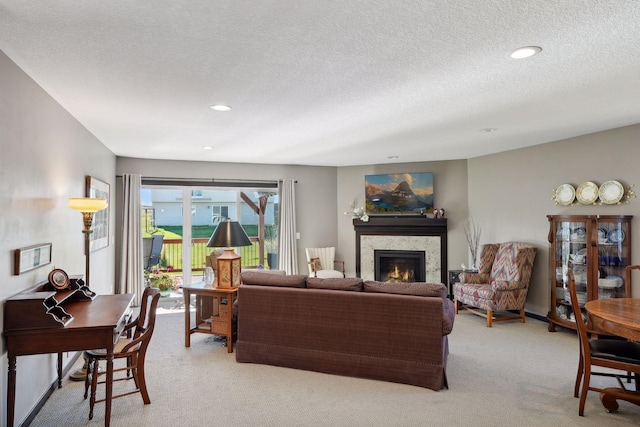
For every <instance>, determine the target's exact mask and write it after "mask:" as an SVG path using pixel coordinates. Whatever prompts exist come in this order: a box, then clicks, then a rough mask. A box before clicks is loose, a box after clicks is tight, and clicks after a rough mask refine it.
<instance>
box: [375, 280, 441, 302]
mask: <svg viewBox="0 0 640 427" xmlns="http://www.w3.org/2000/svg"><path fill="white" fill-rule="evenodd" d="M364 291H365V292H381V293H386V294H400V295H415V296H420V297H441V298H446V297H447V287H446V286H444V285H443V284H442V283H426V282H403V283H387V282H377V281H373V280H366V281H365V282H364Z"/></svg>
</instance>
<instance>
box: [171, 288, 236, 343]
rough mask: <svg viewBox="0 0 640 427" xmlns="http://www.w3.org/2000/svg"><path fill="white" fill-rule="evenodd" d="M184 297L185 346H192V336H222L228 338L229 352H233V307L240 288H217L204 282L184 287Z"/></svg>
mask: <svg viewBox="0 0 640 427" xmlns="http://www.w3.org/2000/svg"><path fill="white" fill-rule="evenodd" d="M182 293H183V295H184V346H185V347H190V346H191V334H193V333H196V332H199V333H203V334H213V335H220V336H224V337H226V338H227V352H228V353H232V352H233V335H234V334H233V311H232V305H233V302H234V301H235V299H236V296H237V295H238V288H216V287H212V286H207V285H205V284H204V282H200V283H194V284H192V285H182ZM192 294H193V295H195V296H196V301H195V304H196V316H195V317H196V319H195V327H191V313H190V311H189V306H190V303H191V295H192Z"/></svg>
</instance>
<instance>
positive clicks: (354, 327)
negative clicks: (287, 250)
mask: <svg viewBox="0 0 640 427" xmlns="http://www.w3.org/2000/svg"><path fill="white" fill-rule="evenodd" d="M242 280H243V285H242V286H240V288H239V290H238V300H237V302H238V307H237V308H238V340H237V344H236V360H237V361H238V362H249V363H263V364H269V365H276V366H284V367H289V368H296V369H306V370H311V371H318V372H325V373H330V374H337V375H346V376H352V377H361V378H370V379H377V380H383V381H392V382H398V383H404V384H412V385H416V386H420V387H427V388H430V389H433V390H440V389H442V388H443V387H447V377H446V364H447V356H448V353H449V348H448V340H447V335H448V334H449V333H450V332H451V329H452V327H453V321H454V317H455V313H454V306H453V303H452V302H451V301H450V300H449V299H448V298H447V296H446V294H447V290H446V287H445V286H444V285H442V284H429V283H399V284H388V283H380V282H363V281H362V280H361V279H318V278H311V277H307V276H304V275H289V276H275V275H267V274H263V273H255V272H249V273H243V275H242Z"/></svg>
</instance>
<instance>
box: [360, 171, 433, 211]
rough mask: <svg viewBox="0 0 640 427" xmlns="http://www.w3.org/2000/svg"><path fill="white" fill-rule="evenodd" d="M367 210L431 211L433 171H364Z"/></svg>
mask: <svg viewBox="0 0 640 427" xmlns="http://www.w3.org/2000/svg"><path fill="white" fill-rule="evenodd" d="M364 180H365V183H364V184H365V194H366V202H367V204H366V206H367V207H366V209H367V213H369V214H385V213H388V214H392V213H415V214H419V213H426V212H432V211H433V173H432V172H420V173H389V174H381V175H365V177H364Z"/></svg>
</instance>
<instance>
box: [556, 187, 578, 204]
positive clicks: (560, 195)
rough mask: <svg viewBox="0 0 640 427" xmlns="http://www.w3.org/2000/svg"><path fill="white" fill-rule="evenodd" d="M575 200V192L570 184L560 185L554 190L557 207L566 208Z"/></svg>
mask: <svg viewBox="0 0 640 427" xmlns="http://www.w3.org/2000/svg"><path fill="white" fill-rule="evenodd" d="M575 198H576V190H575V188H573V185H571V184H562V185H561V186H560V187H558V188H557V189H556V202H557V203H558V204H559V205H563V206H567V205H570V204H571V203H573V200H574V199H575Z"/></svg>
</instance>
